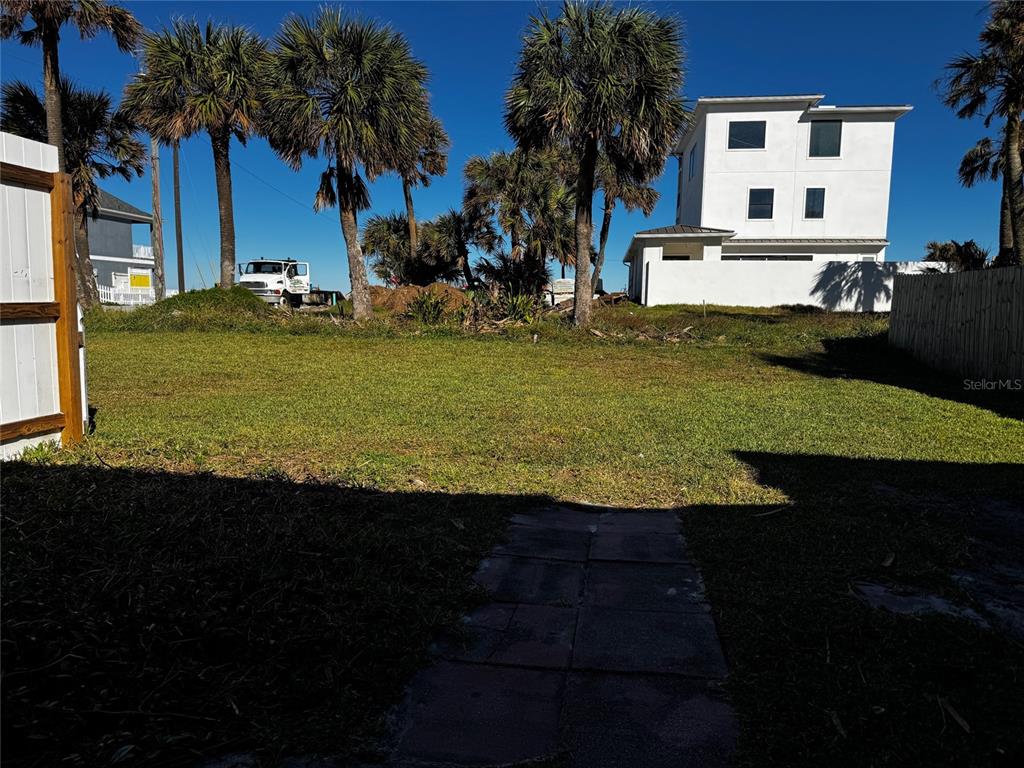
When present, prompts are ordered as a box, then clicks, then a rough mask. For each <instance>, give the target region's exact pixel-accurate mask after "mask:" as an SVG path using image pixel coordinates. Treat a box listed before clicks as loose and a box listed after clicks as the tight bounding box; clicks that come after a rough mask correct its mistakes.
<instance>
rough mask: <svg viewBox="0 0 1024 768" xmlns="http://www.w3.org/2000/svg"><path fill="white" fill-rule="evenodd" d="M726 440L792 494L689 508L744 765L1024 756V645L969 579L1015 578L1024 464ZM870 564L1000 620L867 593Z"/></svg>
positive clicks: (1019, 569)
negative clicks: (904, 607)
mask: <svg viewBox="0 0 1024 768" xmlns="http://www.w3.org/2000/svg"><path fill="white" fill-rule="evenodd" d="M736 457H737V458H738V459H739V460H741V461H742V462H744V463H745V464H746V465H747V466H749V467H750V469H751V470H752V472H753V473H754V475H755V477H756V479H757V481H758V482H759V483H760V484H761V485H763V486H769V487H773V488H776V489H779V490H781V491H782V492H784V493H785V495H786V496H787V497H788V499H789V501H788V502H787V503H784V504H775V505H770V506H764V505H733V506H717V505H712V506H702V507H691V508H688V509H685V510H683V511H682V514H681V519H682V523H683V528H684V531H685V532H686V534H687V538H688V541H689V543H690V547H691V549H692V551H693V552H694V555H695V557H696V558H697V561H698V562H699V563H700V566H701V570H702V572H703V575H704V579H705V582H706V584H707V589H708V598H709V601H710V603H711V606H712V609H713V611H714V614H715V617H716V622H717V625H718V630H719V634H720V636H721V639H722V643H723V646H724V649H725V653H726V657H727V659H728V661H729V666H730V682H729V684H728V688H729V691H730V694H731V695H732V697H733V700H734V703H735V705H736V708H737V711H738V713H739V716H740V718H741V725H742V733H743V739H742V741H741V748H742V749H741V751H742V754H741V757H740V760H739V762H738V764H739V765H740V766H759V767H761V766H787V768H790V767H792V766H820V765H832V766H839V765H843V766H862V765H887V764H889V763H892V764H899V765H901V766H932V765H939V764H943V765H963V766H1001V765H1006V766H1009V765H1017V764H1019V763H1018V762H1016V761H1017V760H1019V758H1020V757H1021V756H1022V755H1024V733H1022V732H1021V730H1020V728H1019V721H1020V713H1021V712H1022V711H1024V687H1022V686H1021V684H1020V681H1021V676H1022V675H1024V646H1022V644H1021V642H1020V641H1019V640H1017V639H1015V637H1014V636H1013V634H1012V633H1011V632H1010V630H1009V629H1005V625H997V623H996V620H997V619H998V618H999V616H997V615H995V614H993V613H991V612H988V611H986V603H985V601H986V598H987V595H986V594H985V593H983V592H978V591H976V590H975V589H974V587H975V586H976V585H978V584H979V583H980V581H981V580H982V578H983V577H991V578H994V579H997V580H999V579H1002V580H1004V581H1005V583H1006V585H1008V586H1009V587H1010V589H1009V590H1008V592H1009V593H1011V594H1012V593H1013V592H1014V591H1015V592H1016V594H1017V595H1019V594H1020V586H1019V581H1020V579H1019V575H1018V577H1016V581H1015V580H1014V578H1015V577H1014V576H1013V574H1014V573H1017V574H1021V573H1024V464H966V463H965V464H960V463H954V462H923V461H896V460H874V459H850V458H844V457H831V456H813V455H781V454H771V453H756V452H737V453H736ZM962 572H970V573H972V574H975V575H976V576H977V579H976V580H974V581H969V582H960V581H958V580H957V579H956V574H958V573H962ZM862 581H864V582H872V583H878V584H886V585H907V586H910V587H913V588H915V589H920V590H924V591H926V592H928V593H930V594H936V595H941V596H943V597H944V598H946V599H948V600H950V601H952V602H954V603H956V604H957V605H964V606H967V607H971V608H973V609H975V610H977V611H979V612H982V613H983V614H984V615H985V616H986V617H988V618H989V620H990V621H991V622H992V626H993V627H996V628H997V631H992V630H986V629H984V628H981V627H979V626H976V625H975V624H972V623H970V622H968V621H965V620H962V619H957V618H951V617H948V616H941V615H921V616H916V615H896V614H893V613H889V612H887V611H885V610H880V609H876V608H871V607H869V606H867V605H865V604H864V603H863V602H861V600H859V599H858V598H857V596H856V595H855V592H854V586H853V585H855V584H856V583H858V582H862ZM1014 585H1016V589H1015V590H1014ZM1018 599H1019V598H1018ZM1018 608H1019V610H1020V613H1021V614H1024V607H1021V606H1020V605H1018ZM940 700H941V701H940ZM943 701H944V702H946V703H947V704H949V705H950V706H951V707H953V709H954V710H955V711H956V712H957V713H958V716H960V717H962V719H963V720H964V721H965V722H966V723H967V726H968V727H969V729H970V732H969V733H967V732H966V731H965V730H964V729H963V728H962V727H960V726H959V725H957V724H956V722H955V721H954V718H953V717H952V716H951V715H950V714H949V712H948V711H947V710H946V709H945V708H944V706H943V704H942V703H941V702H943Z"/></svg>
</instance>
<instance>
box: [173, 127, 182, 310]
mask: <svg viewBox="0 0 1024 768" xmlns="http://www.w3.org/2000/svg"><path fill="white" fill-rule="evenodd" d="M172 157H173V160H172V165H173V166H174V244H175V246H176V247H177V249H178V293H184V292H185V252H184V251H183V250H182V248H181V176H180V174H179V168H178V142H174V154H173V155H172Z"/></svg>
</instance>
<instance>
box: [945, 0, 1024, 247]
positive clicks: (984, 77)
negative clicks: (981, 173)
mask: <svg viewBox="0 0 1024 768" xmlns="http://www.w3.org/2000/svg"><path fill="white" fill-rule="evenodd" d="M978 39H979V40H980V42H981V52H980V53H978V54H972V53H965V54H962V55H960V56H958V57H957V58H955V59H953V61H951V62H950V63H949V64H947V65H946V70H947V72H948V75H947V77H946V80H945V82H944V84H943V85H944V89H945V92H944V94H943V101H944V102H945V103H946V105H947V106H949V107H951V108H953V109H955V110H956V113H957V116H958V117H961V118H972V117H976V116H979V115H980V116H983V117H984V121H985V126H986V127H988V126H990V125H991V124H992V123H993V121H995V120H997V119H998V120H1001V121H1002V122H1003V130H1002V133H1003V136H1002V142H1001V151H1002V163H1001V169H1002V171H1001V172H1002V173H1003V175H1004V177H1005V183H1004V188H1005V189H1006V191H1007V203H1008V208H1009V212H1008V213H1009V215H1008V218H1009V225H1010V230H1011V232H1012V239H1013V245H1012V247H1013V252H1014V261H1015V262H1016V263H1018V264H1020V263H1021V262H1022V260H1024V161H1022V158H1021V146H1022V144H1021V142H1022V136H1021V112H1022V111H1024V4H1021V3H1013V2H1006V1H1005V0H997V2H993V3H992V17H991V18H990V19H989V22H988V23H987V24H986V25H985V29H984V30H982V32H981V34H980V35H979V36H978ZM1001 241H1002V238H1001Z"/></svg>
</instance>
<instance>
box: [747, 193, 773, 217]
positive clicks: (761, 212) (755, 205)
mask: <svg viewBox="0 0 1024 768" xmlns="http://www.w3.org/2000/svg"><path fill="white" fill-rule="evenodd" d="M774 203H775V190H774V189H752V190H750V200H749V201H748V203H747V218H748V219H770V218H771V217H772V209H773V208H774Z"/></svg>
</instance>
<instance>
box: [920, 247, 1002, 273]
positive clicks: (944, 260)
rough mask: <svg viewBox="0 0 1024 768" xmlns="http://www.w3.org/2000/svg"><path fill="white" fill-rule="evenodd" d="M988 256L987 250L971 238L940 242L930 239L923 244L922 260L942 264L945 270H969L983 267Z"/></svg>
mask: <svg viewBox="0 0 1024 768" xmlns="http://www.w3.org/2000/svg"><path fill="white" fill-rule="evenodd" d="M988 256H989V254H988V251H987V250H985V249H984V248H982V247H981V246H979V245H978V244H977V243H976V242H974V241H973V240H967V241H965V242H963V243H959V242H957V241H956V240H948V241H946V242H941V243H940V242H937V241H935V240H932V241H931V242H930V243H928V244H927V245H925V256H924V259H922V261H928V262H934V263H938V264H943V265H944V267H945V271H946V272H969V271H972V270H975V269H984V268H985V264H986V263H987V262H988Z"/></svg>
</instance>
